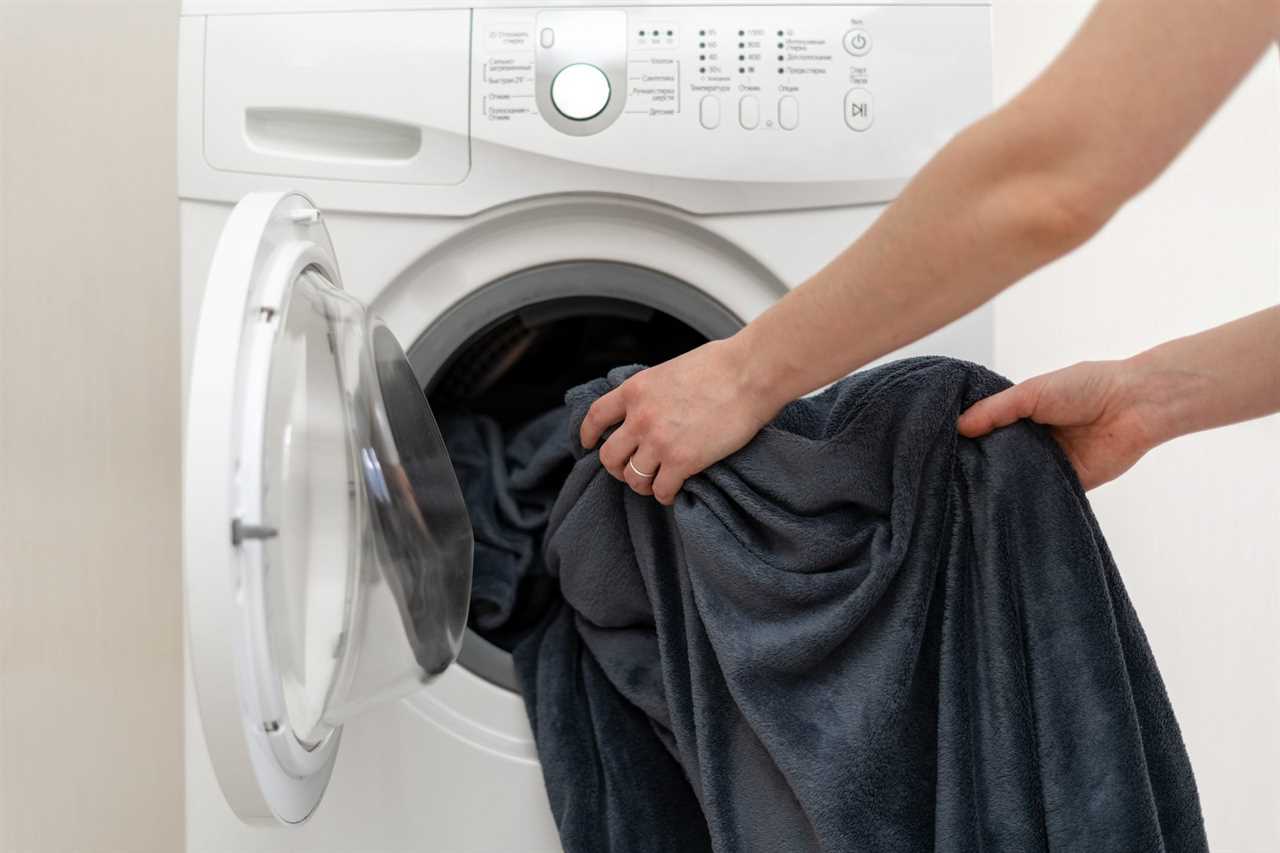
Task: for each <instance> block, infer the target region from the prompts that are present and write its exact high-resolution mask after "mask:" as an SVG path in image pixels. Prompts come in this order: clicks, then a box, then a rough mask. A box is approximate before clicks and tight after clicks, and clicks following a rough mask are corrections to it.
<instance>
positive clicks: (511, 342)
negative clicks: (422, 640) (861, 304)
mask: <svg viewBox="0 0 1280 853" xmlns="http://www.w3.org/2000/svg"><path fill="white" fill-rule="evenodd" d="M702 325H704V327H705V325H706V324H702ZM717 332H718V330H716V329H711V330H709V333H704V331H699V330H698V329H696V328H694V326H693V325H692V324H691V323H690V322H686V321H685V320H683V319H679V318H677V317H675V316H673V315H672V314H670V313H667V312H664V311H661V310H658V309H655V308H651V307H648V306H646V305H643V304H641V303H638V302H634V301H630V300H624V299H611V298H603V297H592V298H587V299H583V298H569V299H559V300H549V301H546V302H542V303H538V304H535V305H532V306H529V307H526V308H522V309H520V310H518V311H515V312H509V313H507V314H505V315H504V316H499V317H496V318H495V319H493V320H492V321H490V322H489V323H487V324H486V325H485V326H484V327H483V328H482V329H481V331H479V332H477V333H475V334H473V335H472V336H471V337H470V338H469V339H467V340H466V341H465V342H463V343H462V344H461V345H460V346H458V347H457V348H456V349H455V350H454V352H453V354H452V355H451V356H450V357H449V358H448V359H447V360H446V361H444V362H443V363H442V364H441V366H440V368H439V369H438V370H437V371H435V373H434V375H433V376H432V378H431V380H430V381H429V382H428V385H427V388H426V391H427V394H428V397H429V399H430V403H431V408H432V411H433V412H435V415H436V418H437V420H438V421H439V424H440V428H441V431H442V433H443V434H444V437H445V441H446V443H447V444H448V445H449V453H450V457H451V458H452V459H453V462H454V467H455V470H456V471H457V474H458V479H459V482H460V483H461V484H462V488H463V492H464V495H465V496H466V498H467V504H468V510H469V512H470V514H471V517H472V525H473V528H474V531H475V543H476V544H475V548H476V551H475V571H474V579H473V589H472V599H471V611H470V616H469V622H468V626H469V632H468V637H467V640H466V641H465V643H464V647H463V655H462V659H461V662H462V665H463V666H466V667H468V668H470V669H472V670H473V671H476V672H478V674H480V675H482V676H484V677H486V678H488V679H489V680H491V681H494V682H496V683H499V684H501V685H502V686H505V687H509V688H512V689H518V686H517V685H515V684H514V677H513V674H512V669H511V664H510V659H509V657H506V654H505V653H509V652H510V651H511V650H512V649H513V648H514V647H515V646H516V645H517V644H518V643H519V642H520V641H521V639H522V638H524V637H525V636H527V635H528V633H529V632H530V631H532V630H534V629H535V628H536V626H537V625H538V624H539V622H540V621H541V620H542V619H543V618H544V617H545V616H546V615H547V613H548V610H549V609H550V608H552V607H555V606H556V602H557V601H558V596H559V593H558V589H557V586H556V583H555V581H554V579H553V578H551V577H550V576H549V575H548V573H547V567H546V566H545V565H544V564H543V561H542V553H541V552H542V535H543V533H544V531H545V528H546V523H547V518H548V515H549V513H550V510H551V507H552V505H553V503H554V501H555V498H556V496H557V495H558V494H559V491H560V488H561V486H562V485H563V483H564V480H565V477H566V476H567V475H568V473H569V470H570V468H571V467H572V461H573V460H572V455H571V454H572V449H571V446H570V442H571V437H570V435H569V430H568V413H567V409H565V407H564V397H565V392H566V391H568V390H569V389H570V388H572V387H574V386H576V385H579V384H582V383H583V382H587V381H590V380H592V379H595V378H598V377H600V376H603V375H604V374H606V373H608V371H609V370H610V369H612V368H614V367H618V366H623V365H629V364H646V365H652V364H658V363H660V362H663V361H666V360H668V359H670V358H673V357H675V356H677V355H680V354H681V353H683V352H686V351H688V350H690V349H693V348H694V347H696V346H698V345H700V344H702V343H705V342H706V341H707V340H708V338H709V337H711V336H716V335H717ZM504 657H506V660H505V661H504V660H503V658H504Z"/></svg>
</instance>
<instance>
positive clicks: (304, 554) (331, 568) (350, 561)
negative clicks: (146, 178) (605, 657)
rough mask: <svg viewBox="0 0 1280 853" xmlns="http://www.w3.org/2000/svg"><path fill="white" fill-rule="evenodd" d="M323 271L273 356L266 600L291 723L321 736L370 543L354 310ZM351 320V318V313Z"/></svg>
mask: <svg viewBox="0 0 1280 853" xmlns="http://www.w3.org/2000/svg"><path fill="white" fill-rule="evenodd" d="M340 294H341V292H340V291H338V290H337V289H336V288H333V287H332V286H331V285H330V284H329V282H328V281H327V280H326V279H325V278H324V277H323V276H322V275H321V274H320V273H319V272H318V271H315V270H309V271H307V272H305V273H303V274H302V275H301V276H300V277H299V279H298V280H297V282H296V283H295V284H294V286H293V291H292V295H291V297H290V300H289V304H288V306H287V310H286V311H285V316H284V317H283V318H282V322H281V326H280V331H279V332H278V333H277V336H276V343H275V347H274V351H273V353H272V358H271V373H270V379H269V385H268V398H267V399H268V402H267V410H266V419H267V423H266V441H265V448H264V453H263V466H264V469H265V470H264V473H265V474H266V476H265V477H264V478H263V480H264V482H265V483H266V484H267V485H266V486H265V489H266V493H265V495H264V498H265V500H264V503H265V507H266V511H267V517H268V519H269V522H268V523H269V524H270V526H271V527H273V528H274V529H275V530H277V531H278V535H277V536H276V537H275V538H273V539H269V540H267V541H266V543H265V546H266V554H265V557H266V572H265V578H264V583H265V590H264V591H265V604H266V610H267V614H268V619H267V631H268V640H269V642H270V646H271V657H272V659H273V660H272V662H273V664H274V666H273V667H272V668H271V669H273V670H274V672H275V673H276V675H277V676H278V677H279V678H280V680H281V682H282V687H283V691H284V700H285V708H286V711H287V713H288V715H289V722H290V725H291V727H292V729H293V731H294V733H295V734H296V735H297V736H298V738H299V740H302V741H303V742H304V743H306V742H314V741H315V740H317V739H318V738H319V737H320V736H321V735H322V734H323V732H322V731H321V728H322V725H321V723H322V720H323V717H324V709H325V705H326V702H327V700H328V697H329V694H330V692H331V691H332V690H333V688H334V684H335V682H336V680H337V676H338V669H339V663H340V662H341V660H342V656H343V645H344V642H345V637H344V631H345V628H346V625H347V623H348V621H349V615H350V613H349V611H350V609H351V605H352V603H353V602H352V594H353V589H352V582H353V581H354V579H355V578H356V576H357V568H358V565H359V556H360V555H359V547H360V536H359V527H360V521H361V519H360V503H359V501H358V500H357V494H356V489H355V470H354V465H353V464H352V454H351V451H352V448H351V446H350V444H351V439H350V436H351V425H350V424H349V423H348V409H347V406H346V405H345V404H344V401H343V394H344V390H343V382H342V376H341V373H340V371H339V362H338V359H337V357H336V352H335V344H334V334H335V331H336V330H338V329H340V328H341V327H342V325H343V320H344V314H349V313H350V311H344V310H343V309H344V308H349V307H350V306H348V305H347V304H346V301H345V300H344V299H343V298H341V295H340ZM348 319H349V318H348Z"/></svg>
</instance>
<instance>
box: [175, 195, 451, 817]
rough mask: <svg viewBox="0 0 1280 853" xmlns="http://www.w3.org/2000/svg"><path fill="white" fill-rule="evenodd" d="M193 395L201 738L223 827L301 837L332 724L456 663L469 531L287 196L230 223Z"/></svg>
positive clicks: (377, 328) (399, 375)
mask: <svg viewBox="0 0 1280 853" xmlns="http://www.w3.org/2000/svg"><path fill="white" fill-rule="evenodd" d="M190 388H191V390H190V399H189V404H188V412H187V435H186V451H185V453H186V457H185V466H184V472H183V479H184V486H183V487H184V509H183V515H184V520H183V525H184V531H183V532H184V545H183V547H184V576H185V589H186V606H187V625H188V633H189V643H190V653H191V663H192V669H193V675H194V681H195V688H196V697H197V700H198V702H199V707H200V716H201V720H202V723H203V727H204V732H205V738H206V742H207V744H208V747H209V752H210V757H211V759H212V761H213V766H214V769H215V771H216V772H217V776H218V780H219V783H220V784H221V786H222V789H223V791H224V793H225V794H226V796H227V800H228V802H229V803H230V804H231V807H232V809H233V810H234V811H235V812H236V813H237V814H238V815H239V816H240V817H241V818H243V819H245V820H249V821H253V820H272V819H276V820H280V821H284V822H287V823H297V822H300V821H302V820H305V819H306V818H307V817H308V816H309V815H310V814H311V813H312V811H313V810H314V809H315V807H316V805H317V804H318V803H319V801H320V798H321V797H322V796H323V794H324V789H325V786H326V785H327V784H328V780H329V775H330V773H331V772H332V769H333V763H334V760H335V759H336V757H337V751H338V745H339V741H340V739H341V733H342V724H343V722H344V721H346V720H348V719H350V718H351V717H352V716H354V715H356V714H359V713H360V712H361V711H362V710H364V709H366V708H368V707H370V706H371V705H373V704H377V703H380V702H385V701H389V700H392V699H396V698H399V697H402V696H404V695H407V694H408V693H410V692H412V691H413V690H415V689H417V688H419V687H420V686H421V685H422V684H424V683H425V682H427V681H429V680H430V679H431V678H433V677H434V676H436V675H438V674H439V673H441V672H443V671H444V669H445V668H446V667H448V666H449V665H450V664H451V663H452V662H453V660H454V659H455V658H456V656H457V654H458V650H459V648H460V646H461V643H462V636H463V631H464V628H465V625H466V616H467V604H468V601H469V598H470V584H471V558H472V541H471V525H470V521H469V519H468V517H467V512H466V507H465V504H464V503H463V499H462V493H461V490H460V489H459V487H458V482H457V480H456V478H455V476H454V473H453V467H452V465H451V464H450V461H449V458H448V455H447V453H446V450H445V446H444V441H443V440H442V439H441V437H440V433H439V430H438V429H437V428H436V424H435V421H434V419H433V418H432V416H431V412H430V409H429V408H428V405H427V400H426V397H425V395H424V394H423V392H422V389H421V387H420V386H419V385H418V382H417V380H416V378H415V376H414V374H413V371H412V369H411V368H410V366H409V363H408V361H407V360H406V359H405V356H404V352H403V350H402V349H401V347H400V344H399V343H398V342H397V340H396V338H395V336H394V335H393V334H392V333H391V332H390V330H388V329H387V328H386V327H385V326H384V325H382V323H381V322H380V321H379V320H378V319H377V318H376V317H373V316H372V315H371V314H369V313H368V312H367V311H366V310H365V307H364V306H363V305H362V304H361V303H360V302H359V301H358V300H356V299H355V298H353V297H351V296H350V295H348V294H347V293H346V292H345V291H344V290H343V289H342V282H341V278H340V277H339V274H338V266H337V263H336V261H335V259H334V252H333V247H332V245H331V243H330V241H329V237H328V234H327V232H326V230H325V227H324V224H323V223H322V222H321V220H320V214H319V212H318V211H317V210H316V208H315V206H314V205H313V204H312V203H311V202H310V201H309V200H308V199H306V198H305V197H303V196H301V195H297V194H291V193H290V194H281V193H256V194H253V195H250V196H247V197H245V199H244V200H243V201H241V202H240V203H239V204H238V205H237V206H236V208H235V210H234V211H233V212H232V213H231V216H230V218H229V219H228V221H227V225H226V227H225V229H224V231H223V234H222V237H221V239H220V240H219V243H218V247H217V249H216V251H215V253H214V258H213V263H212V265H211V267H210V272H209V281H208V285H207V287H206V291H205V297H204V304H203V306H202V309H201V314H200V325H199V329H198V333H197V337H196V344H195V354H194V361H193V364H192V373H191V386H190Z"/></svg>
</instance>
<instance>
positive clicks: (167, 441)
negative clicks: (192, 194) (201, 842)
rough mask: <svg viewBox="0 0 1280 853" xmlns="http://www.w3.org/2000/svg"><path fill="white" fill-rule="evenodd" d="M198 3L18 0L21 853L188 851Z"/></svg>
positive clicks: (12, 796) (8, 210)
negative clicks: (182, 159)
mask: <svg viewBox="0 0 1280 853" xmlns="http://www.w3.org/2000/svg"><path fill="white" fill-rule="evenodd" d="M176 5H177V4H176V2H168V0H164V2H151V3H144V2H127V0H115V2H110V3H103V2H98V3H94V2H86V0H60V2H57V3H42V2H22V3H11V2H9V0H0V853H71V851H77V853H153V852H154V853H178V851H181V850H182V849H183V846H184V841H183V831H184V829H183V813H182V808H183V773H182V692H181V689H182V657H181V631H180V626H181V614H182V602H181V597H180V591H179V582H180V579H181V573H180V571H179V562H178V483H179V470H178V378H179V373H178V361H179V352H180V350H179V340H178V286H177V260H176V254H177V229H176V222H175V214H174V194H175V191H176V188H175V179H174V172H175V168H174V136H175V130H174V89H175V67H174V65H175V63H174V50H175V45H176V32H177V24H176V14H177V9H176Z"/></svg>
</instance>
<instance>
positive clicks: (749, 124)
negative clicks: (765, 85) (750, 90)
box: [738, 95, 760, 130]
mask: <svg viewBox="0 0 1280 853" xmlns="http://www.w3.org/2000/svg"><path fill="white" fill-rule="evenodd" d="M738 121H739V122H740V123H741V124H742V126H743V127H744V128H746V129H747V130H755V129H756V127H757V126H758V125H759V124H760V99H759V98H757V97H756V96H755V95H743V96H742V100H741V101H738Z"/></svg>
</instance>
